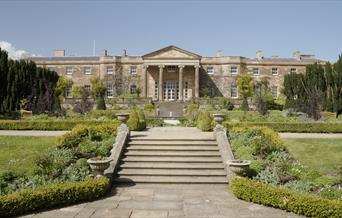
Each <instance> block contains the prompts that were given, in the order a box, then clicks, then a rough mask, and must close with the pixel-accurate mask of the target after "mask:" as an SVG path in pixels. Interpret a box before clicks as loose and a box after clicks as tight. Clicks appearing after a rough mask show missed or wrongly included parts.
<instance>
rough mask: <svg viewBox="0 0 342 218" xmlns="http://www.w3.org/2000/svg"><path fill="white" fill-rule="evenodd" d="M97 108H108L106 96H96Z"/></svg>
mask: <svg viewBox="0 0 342 218" xmlns="http://www.w3.org/2000/svg"><path fill="white" fill-rule="evenodd" d="M96 110H106V102H105V100H104V97H102V96H101V97H97V98H96Z"/></svg>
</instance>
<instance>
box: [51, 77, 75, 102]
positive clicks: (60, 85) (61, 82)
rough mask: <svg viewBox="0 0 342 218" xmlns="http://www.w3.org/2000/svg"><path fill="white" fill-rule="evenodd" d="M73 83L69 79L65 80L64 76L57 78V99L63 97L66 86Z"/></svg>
mask: <svg viewBox="0 0 342 218" xmlns="http://www.w3.org/2000/svg"><path fill="white" fill-rule="evenodd" d="M72 84H73V82H72V80H71V79H67V78H65V77H64V76H61V77H59V78H58V81H57V84H56V88H55V93H56V96H57V97H61V96H62V97H65V89H66V87H68V86H72Z"/></svg>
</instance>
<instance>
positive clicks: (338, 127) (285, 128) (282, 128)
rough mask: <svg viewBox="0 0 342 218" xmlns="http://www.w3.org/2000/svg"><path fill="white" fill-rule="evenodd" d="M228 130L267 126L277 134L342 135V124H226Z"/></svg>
mask: <svg viewBox="0 0 342 218" xmlns="http://www.w3.org/2000/svg"><path fill="white" fill-rule="evenodd" d="M223 125H224V126H225V127H226V128H227V129H231V128H233V127H244V126H245V127H247V126H260V127H261V126H265V127H268V128H271V129H273V130H275V131H277V132H303V133H304V132H308V133H310V132H311V133H342V122H335V123H334V122H239V123H237V122H227V121H226V122H224V123H223Z"/></svg>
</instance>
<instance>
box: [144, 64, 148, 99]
mask: <svg viewBox="0 0 342 218" xmlns="http://www.w3.org/2000/svg"><path fill="white" fill-rule="evenodd" d="M147 68H148V65H144V66H143V96H144V97H147Z"/></svg>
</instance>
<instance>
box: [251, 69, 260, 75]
mask: <svg viewBox="0 0 342 218" xmlns="http://www.w3.org/2000/svg"><path fill="white" fill-rule="evenodd" d="M252 73H253V75H259V74H260V72H259V68H257V67H253V69H252Z"/></svg>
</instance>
